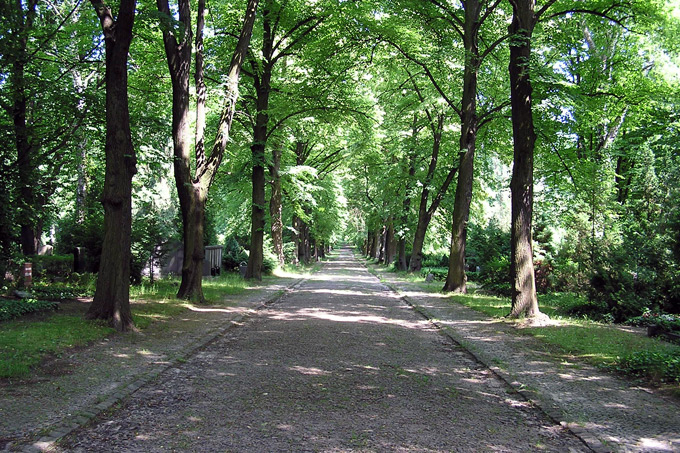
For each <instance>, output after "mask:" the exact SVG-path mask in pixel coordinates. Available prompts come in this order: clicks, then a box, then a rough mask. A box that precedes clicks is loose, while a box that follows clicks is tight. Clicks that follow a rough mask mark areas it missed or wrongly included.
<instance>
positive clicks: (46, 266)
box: [26, 255, 73, 279]
mask: <svg viewBox="0 0 680 453" xmlns="http://www.w3.org/2000/svg"><path fill="white" fill-rule="evenodd" d="M26 260H27V261H30V262H32V263H33V277H34V278H36V279H38V278H50V279H54V278H66V277H68V276H69V275H70V274H71V272H73V255H43V256H40V255H35V256H31V257H30V258H27V259H26Z"/></svg>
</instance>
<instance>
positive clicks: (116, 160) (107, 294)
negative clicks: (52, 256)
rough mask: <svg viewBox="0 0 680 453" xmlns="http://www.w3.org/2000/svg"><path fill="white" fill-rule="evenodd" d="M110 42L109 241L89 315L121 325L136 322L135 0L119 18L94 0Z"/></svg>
mask: <svg viewBox="0 0 680 453" xmlns="http://www.w3.org/2000/svg"><path fill="white" fill-rule="evenodd" d="M92 4H93V6H94V8H95V10H96V11H97V15H98V16H99V19H100V22H101V25H102V29H103V32H104V42H105V46H106V75H105V78H106V147H105V151H106V173H105V179H104V193H103V196H102V204H103V205H104V242H103V244H102V256H101V264H100V267H99V276H98V278H97V289H96V291H95V294H94V300H93V301H92V305H90V308H89V310H88V311H87V313H86V315H85V316H86V317H87V318H88V319H105V320H107V321H109V322H110V323H111V324H112V325H113V327H114V328H115V329H116V330H118V331H127V330H130V329H132V328H134V325H133V322H132V314H131V312H130V243H131V239H130V234H131V230H132V176H133V175H134V174H135V173H136V171H137V169H136V157H135V150H134V147H133V145H132V135H131V133H130V112H129V106H128V93H127V62H128V50H129V48H130V42H131V41H132V26H133V22H134V17H135V0H121V1H120V9H119V12H118V18H117V19H116V20H115V21H114V19H113V17H112V15H111V9H110V8H109V7H108V6H106V5H104V4H102V3H101V2H99V1H98V0H92Z"/></svg>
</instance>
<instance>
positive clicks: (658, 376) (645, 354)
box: [614, 348, 680, 383]
mask: <svg viewBox="0 0 680 453" xmlns="http://www.w3.org/2000/svg"><path fill="white" fill-rule="evenodd" d="M614 369H616V370H618V371H622V372H624V373H626V374H629V375H632V376H637V377H641V378H646V379H650V380H652V381H655V382H658V381H661V382H669V383H680V348H679V349H677V350H674V351H668V352H666V351H664V352H657V351H636V352H634V353H632V354H629V355H626V356H624V357H621V358H620V359H619V360H618V363H617V364H616V366H615V367H614Z"/></svg>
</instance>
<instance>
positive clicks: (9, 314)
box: [0, 299, 59, 321]
mask: <svg viewBox="0 0 680 453" xmlns="http://www.w3.org/2000/svg"><path fill="white" fill-rule="evenodd" d="M58 307H59V304H58V303H57V302H49V301H46V300H36V299H0V321H8V320H10V319H14V318H18V317H20V316H23V315H25V314H28V313H36V312H39V311H46V310H56V309H57V308H58Z"/></svg>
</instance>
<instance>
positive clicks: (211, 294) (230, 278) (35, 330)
mask: <svg viewBox="0 0 680 453" xmlns="http://www.w3.org/2000/svg"><path fill="white" fill-rule="evenodd" d="M274 278H276V277H266V278H265V280H264V282H265V283H266V282H267V281H269V280H271V279H274ZM256 285H257V284H256ZM252 286H253V285H252V284H251V283H250V282H247V281H244V280H243V279H241V278H240V277H239V276H238V275H233V274H223V275H221V276H219V277H217V278H213V279H206V280H204V281H203V293H204V295H205V297H206V300H207V301H208V302H209V303H211V304H214V305H222V306H226V305H230V303H229V302H227V301H226V300H225V296H230V295H237V294H242V293H244V292H245V291H247V290H248V288H250V287H252ZM178 288H179V280H178V279H177V278H173V279H162V280H157V281H156V282H154V283H149V282H146V283H144V284H142V285H139V286H133V287H131V288H130V299H131V304H132V307H131V308H132V316H133V319H134V322H135V326H136V327H137V328H139V329H142V330H143V329H146V328H148V327H149V326H150V325H151V324H152V323H154V322H156V321H161V320H164V319H170V318H172V317H174V316H177V315H179V314H180V313H182V312H184V311H186V310H187V309H188V307H190V304H189V303H188V302H186V301H183V300H178V299H176V298H175V294H176V293H177V289H178ZM85 309H86V304H83V308H82V309H79V310H80V311H79V312H77V313H70V312H69V313H62V312H60V311H57V312H56V313H43V314H41V315H35V316H29V317H23V318H19V319H16V320H12V321H5V322H2V323H0V378H20V377H26V376H29V375H30V374H31V372H32V369H33V368H34V367H35V366H36V365H38V364H39V363H40V362H41V361H42V360H43V359H44V358H45V357H46V356H47V355H59V354H61V353H63V352H64V351H66V350H68V349H70V348H73V347H77V346H84V345H87V344H88V343H91V342H92V341H95V340H98V339H101V338H104V337H106V336H108V335H111V334H112V333H113V332H114V330H113V329H111V328H110V327H107V326H105V325H104V324H102V323H101V322H96V321H87V320H85V319H84V318H83V316H82V315H83V313H84V310H85Z"/></svg>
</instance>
